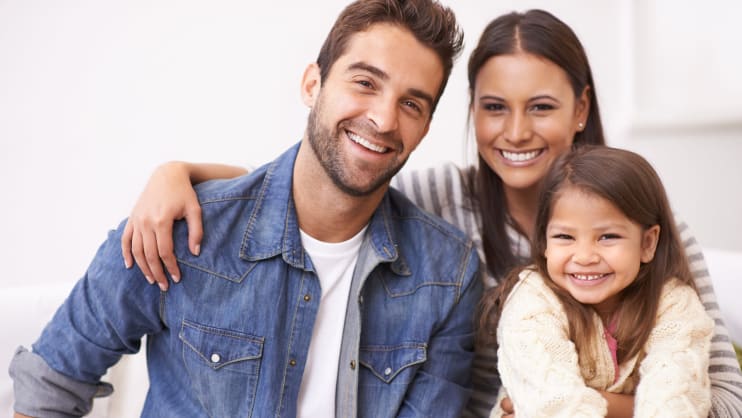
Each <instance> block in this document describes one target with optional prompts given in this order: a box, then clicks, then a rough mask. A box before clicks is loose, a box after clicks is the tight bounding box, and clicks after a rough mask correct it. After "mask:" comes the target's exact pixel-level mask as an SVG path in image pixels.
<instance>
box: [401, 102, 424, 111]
mask: <svg viewBox="0 0 742 418" xmlns="http://www.w3.org/2000/svg"><path fill="white" fill-rule="evenodd" d="M402 104H403V105H405V106H407V107H409V108H410V109H412V110H414V111H415V112H418V113H421V112H422V109H421V108H420V106H418V104H417V103H415V102H413V101H412V100H405V101H403V102H402Z"/></svg>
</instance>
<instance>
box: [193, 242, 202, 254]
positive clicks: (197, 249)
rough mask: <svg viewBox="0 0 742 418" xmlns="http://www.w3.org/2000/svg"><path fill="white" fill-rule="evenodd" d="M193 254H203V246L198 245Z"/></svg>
mask: <svg viewBox="0 0 742 418" xmlns="http://www.w3.org/2000/svg"><path fill="white" fill-rule="evenodd" d="M193 253H194V254H195V255H199V254H201V244H198V245H196V248H195V251H194V252H193Z"/></svg>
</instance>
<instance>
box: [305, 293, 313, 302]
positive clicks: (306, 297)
mask: <svg viewBox="0 0 742 418" xmlns="http://www.w3.org/2000/svg"><path fill="white" fill-rule="evenodd" d="M310 300H312V295H310V294H309V293H307V294H306V295H304V302H309V301H310Z"/></svg>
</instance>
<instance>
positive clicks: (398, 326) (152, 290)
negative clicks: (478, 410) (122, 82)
mask: <svg viewBox="0 0 742 418" xmlns="http://www.w3.org/2000/svg"><path fill="white" fill-rule="evenodd" d="M297 150H298V145H297V146H294V147H292V148H291V149H290V150H289V151H287V152H286V153H284V154H283V155H282V156H280V157H279V158H278V159H277V160H275V161H274V162H272V163H270V164H268V165H266V166H264V167H261V168H260V169H258V170H256V171H255V172H253V173H251V174H249V175H246V176H243V177H240V178H237V179H232V180H224V181H213V182H208V183H204V184H202V185H199V186H198V187H197V193H198V196H199V200H200V202H201V205H202V209H203V223H204V234H205V235H204V238H203V242H202V246H201V248H202V249H201V254H200V256H198V257H196V256H193V255H192V254H190V252H189V251H188V248H187V235H186V234H187V231H186V225H185V223H184V222H178V223H177V224H176V226H175V232H174V235H175V246H176V249H175V252H176V256H177V258H178V262H179V266H180V269H181V274H182V281H181V282H180V284H175V285H171V286H170V290H169V291H168V292H166V293H163V292H160V291H159V289H158V288H157V287H156V286H150V285H149V284H147V282H146V281H145V279H144V277H143V276H142V274H141V272H140V271H139V270H138V269H137V268H132V269H129V270H127V269H126V268H125V267H124V263H123V260H122V256H121V249H120V237H121V231H122V229H123V227H119V229H118V230H117V231H114V232H112V233H111V234H110V235H109V237H108V240H107V241H106V242H105V243H104V244H103V245H102V246H101V248H100V249H99V251H98V253H97V255H96V257H95V259H94V260H93V262H92V264H91V265H90V267H89V269H88V271H87V273H86V274H85V276H84V277H83V278H82V280H80V282H78V283H77V285H76V286H75V288H74V290H73V291H72V293H71V295H70V296H69V298H68V299H67V300H66V301H65V303H64V305H63V306H62V307H61V308H60V309H59V311H58V312H57V313H56V315H55V316H54V319H53V320H52V321H51V322H50V323H49V324H48V325H47V327H46V328H45V329H44V331H43V333H42V335H41V337H40V338H39V340H38V341H37V342H36V343H35V344H34V345H33V352H34V353H33V354H32V353H29V352H27V351H24V350H22V349H19V351H18V353H17V354H16V357H15V358H14V360H13V363H12V364H11V374H12V375H13V376H14V378H15V387H16V410H17V411H18V412H25V413H27V414H30V415H34V414H38V415H40V416H43V417H50V416H71V415H75V414H77V415H79V414H81V413H82V412H81V411H84V409H85V408H86V407H87V406H86V403H87V402H89V400H90V398H91V397H92V396H93V395H94V394H95V393H96V392H98V394H101V392H110V388H108V387H107V386H106V384H103V383H101V382H100V377H101V376H102V375H103V374H104V373H105V372H106V370H107V369H108V368H109V367H111V366H112V365H113V364H114V363H116V362H117V361H118V360H119V358H120V356H121V355H122V354H127V353H133V352H136V351H137V350H138V349H139V341H140V339H141V337H142V336H143V335H147V337H148V338H147V340H146V341H147V350H148V355H147V365H148V370H149V379H150V387H149V392H148V394H147V399H146V402H145V406H144V411H143V413H142V416H146V417H180V418H183V417H228V418H234V417H250V416H253V417H294V416H296V411H297V409H296V408H297V398H298V395H299V385H300V383H301V379H302V373H303V371H304V365H305V362H306V358H307V350H308V348H309V341H310V339H311V336H312V327H313V325H314V320H315V317H316V314H317V307H318V303H319V300H320V295H321V291H320V285H319V281H318V279H317V276H316V274H315V272H314V269H313V267H312V263H311V260H310V259H309V257H308V256H307V253H306V252H305V251H304V249H303V248H302V246H301V240H300V235H299V226H298V223H297V218H296V212H295V209H294V202H293V199H292V195H291V184H292V174H293V165H294V160H295V158H296V153H297ZM478 269H479V259H478V257H477V254H476V251H475V250H474V248H473V245H472V243H471V242H470V241H469V240H468V239H467V238H466V237H465V236H464V235H463V234H462V233H461V232H459V231H458V230H457V229H455V228H453V227H452V226H450V225H449V224H447V223H445V222H444V221H442V220H440V219H438V218H436V217H434V216H432V215H429V214H427V213H425V212H423V211H421V210H420V209H418V208H416V207H415V206H414V205H413V204H412V203H410V202H409V201H408V200H407V199H406V198H405V197H404V196H402V195H401V194H400V193H399V192H397V191H396V190H393V189H392V190H389V192H388V193H387V194H386V195H385V197H384V199H383V201H382V202H381V205H380V206H379V208H378V209H377V210H376V212H375V213H374V215H373V217H372V219H371V221H370V224H369V227H368V230H367V233H366V235H365V237H364V241H363V244H362V246H361V250H360V254H359V258H358V263H357V265H356V268H355V272H354V275H353V282H352V285H351V293H350V297H349V301H348V309H347V315H346V318H345V328H344V331H343V339H342V348H341V353H340V359H339V362H340V363H339V371H338V382H337V392H336V414H337V416H338V417H355V416H358V417H363V418H366V417H393V416H416V417H423V416H424V417H453V416H457V415H458V414H459V411H460V410H461V409H462V408H463V405H464V403H465V402H466V400H467V398H468V396H469V389H468V387H469V383H470V382H469V378H470V374H469V369H470V366H471V361H472V358H473V354H472V353H473V322H474V312H475V307H476V305H477V303H478V301H479V299H480V297H481V281H480V280H479V279H478ZM315 343H316V344H322V341H316V342H315ZM37 355H38V356H41V358H43V360H44V361H45V362H46V364H44V363H43V362H40V361H39V358H38V356H37ZM47 364H48V366H50V367H51V369H53V370H54V371H56V372H54V371H53V370H51V369H49V368H47V367H46V365H47ZM57 372H58V373H57ZM68 377H69V378H72V379H74V380H72V381H71V380H70V379H69V378H68ZM60 386H61V387H64V388H65V389H64V390H60V389H59V388H60ZM78 398H79V399H78ZM44 408H49V409H44ZM54 408H57V410H60V411H65V410H66V411H67V412H68V413H69V414H70V415H65V414H63V413H52V412H50V411H53V410H55V409H54Z"/></svg>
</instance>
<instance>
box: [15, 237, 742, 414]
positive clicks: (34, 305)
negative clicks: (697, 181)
mask: <svg viewBox="0 0 742 418" xmlns="http://www.w3.org/2000/svg"><path fill="white" fill-rule="evenodd" d="M704 254H705V256H706V259H707V263H708V266H709V270H710V271H711V277H712V279H713V281H714V288H715V290H716V295H717V297H718V299H719V305H720V307H721V310H722V312H724V319H725V321H726V324H727V327H728V328H729V332H730V334H731V335H732V339H733V340H734V341H737V342H742V303H740V301H739V300H738V299H739V296H740V295H742V253H739V252H729V251H719V250H712V249H707V250H705V251H704ZM73 284H74V283H61V284H52V285H46V286H39V285H36V286H26V287H15V288H5V289H2V290H1V291H0V321H2V327H0V329H1V330H2V335H3V338H2V342H0V364H2V365H3V366H4V368H5V370H7V366H8V363H9V362H10V358H11V357H12V355H13V352H14V351H15V348H16V347H17V346H18V345H21V344H22V345H25V346H26V347H30V346H31V343H32V342H33V341H34V340H35V339H36V338H37V336H38V335H39V333H40V332H41V329H42V328H43V326H44V324H45V323H46V322H47V321H48V320H49V319H50V318H51V316H52V315H53V314H54V311H55V310H56V307H57V306H59V305H60V304H61V303H62V301H63V300H64V298H65V297H66V295H67V294H68V293H69V291H70V289H71V288H72V285H73ZM143 351H144V350H142V352H140V353H139V354H137V355H134V356H124V359H123V360H122V361H121V362H120V363H119V364H118V365H116V367H114V368H113V369H111V371H110V372H109V373H108V375H106V377H105V378H104V379H103V380H105V381H108V382H111V383H113V385H114V388H115V392H114V394H113V395H112V396H111V397H109V398H101V399H98V400H96V401H95V406H94V410H93V412H92V414H91V415H89V416H90V417H94V418H128V417H138V416H139V412H140V410H141V408H142V405H143V404H144V397H145V393H146V390H147V373H146V364H145V358H144V353H143ZM12 405H13V388H12V382H11V380H10V377H9V376H8V374H7V371H6V372H5V373H3V374H1V375H0V416H6V417H10V416H12V411H13V409H12V408H13V406H12Z"/></svg>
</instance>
